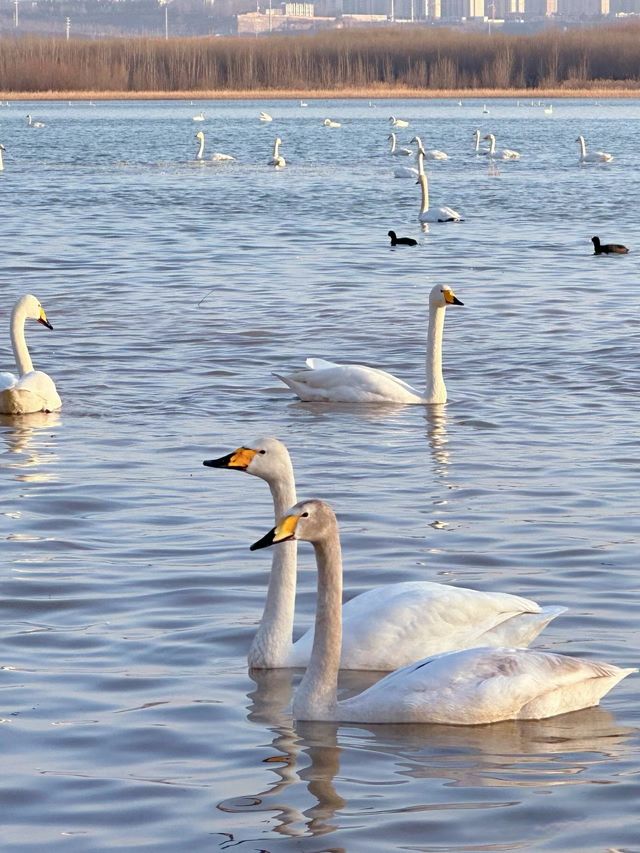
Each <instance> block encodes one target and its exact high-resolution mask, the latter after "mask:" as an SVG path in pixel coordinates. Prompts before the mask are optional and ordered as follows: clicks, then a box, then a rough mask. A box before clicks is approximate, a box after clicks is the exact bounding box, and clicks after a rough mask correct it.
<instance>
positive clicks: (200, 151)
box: [196, 136, 204, 160]
mask: <svg viewBox="0 0 640 853" xmlns="http://www.w3.org/2000/svg"><path fill="white" fill-rule="evenodd" d="M203 155H204V136H201V137H200V148H198V153H197V154H196V160H202V157H203Z"/></svg>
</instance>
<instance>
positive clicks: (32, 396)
mask: <svg viewBox="0 0 640 853" xmlns="http://www.w3.org/2000/svg"><path fill="white" fill-rule="evenodd" d="M12 390H13V391H15V393H16V394H17V395H19V397H20V398H21V399H22V401H23V405H25V406H27V408H25V409H24V412H53V411H55V410H56V409H59V408H60V407H61V406H62V400H61V399H60V397H59V395H58V391H57V389H56V386H55V383H54V381H53V379H52V378H51V377H50V376H48V375H47V374H46V373H43V371H42V370H32V371H31V372H30V373H25V374H24V376H21V377H20V379H19V380H18V382H17V384H16V386H15V389H12Z"/></svg>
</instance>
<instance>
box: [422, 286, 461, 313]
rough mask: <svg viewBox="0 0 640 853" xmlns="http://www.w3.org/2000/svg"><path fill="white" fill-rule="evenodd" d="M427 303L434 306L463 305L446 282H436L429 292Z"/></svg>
mask: <svg viewBox="0 0 640 853" xmlns="http://www.w3.org/2000/svg"><path fill="white" fill-rule="evenodd" d="M429 305H432V306H433V307H434V308H446V307H447V305H464V302H460V300H459V299H458V297H457V296H456V295H455V293H454V292H453V288H452V287H449V285H448V284H436V285H435V287H432V288H431V292H430V293H429Z"/></svg>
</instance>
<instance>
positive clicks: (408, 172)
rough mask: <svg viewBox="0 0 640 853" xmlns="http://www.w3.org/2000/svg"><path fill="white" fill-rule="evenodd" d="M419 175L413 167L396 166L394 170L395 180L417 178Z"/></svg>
mask: <svg viewBox="0 0 640 853" xmlns="http://www.w3.org/2000/svg"><path fill="white" fill-rule="evenodd" d="M419 174H420V173H419V172H418V170H417V169H414V168H413V166H396V167H395V169H394V170H393V177H394V178H417V177H418V175H419Z"/></svg>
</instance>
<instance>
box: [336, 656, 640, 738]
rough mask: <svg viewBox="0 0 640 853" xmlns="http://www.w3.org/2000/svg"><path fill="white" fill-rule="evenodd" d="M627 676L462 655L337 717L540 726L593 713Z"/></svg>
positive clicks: (556, 660)
mask: <svg viewBox="0 0 640 853" xmlns="http://www.w3.org/2000/svg"><path fill="white" fill-rule="evenodd" d="M634 671H635V670H633V669H620V668H619V667H616V666H611V665H609V664H602V663H595V662H591V661H587V660H579V659H578V658H573V657H567V656H564V655H557V654H550V653H548V652H539V651H536V650H533V649H504V648H500V649H487V648H477V649H467V650H465V651H461V652H450V653H449V654H444V655H437V656H436V657H431V658H426V659H424V660H421V661H418V662H417V663H415V664H411V665H410V666H407V667H404V668H403V669H399V670H397V671H396V672H392V673H391V674H390V675H388V676H386V677H385V678H383V679H381V680H380V681H378V682H377V683H376V684H374V685H373V686H372V687H370V688H369V689H368V690H365V691H364V692H363V693H361V694H359V695H358V696H355V697H353V698H352V699H348V700H346V701H344V702H340V703H339V706H338V713H337V715H336V716H337V719H339V720H342V721H344V722H348V721H350V720H351V721H357V722H366V721H370V722H379V723H382V722H432V723H445V724H449V725H479V724H484V723H493V722H498V721H499V720H515V719H542V718H544V717H549V716H555V715H556V714H563V713H567V712H569V711H575V710H578V709H580V708H587V707H591V706H592V705H596V704H597V703H598V701H599V700H600V698H601V697H602V696H604V695H605V693H607V692H608V691H609V690H610V689H611V688H612V687H613V686H614V685H615V684H616V683H617V682H618V681H620V680H621V679H622V678H624V677H625V676H626V675H629V674H630V673H631V672H634Z"/></svg>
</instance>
